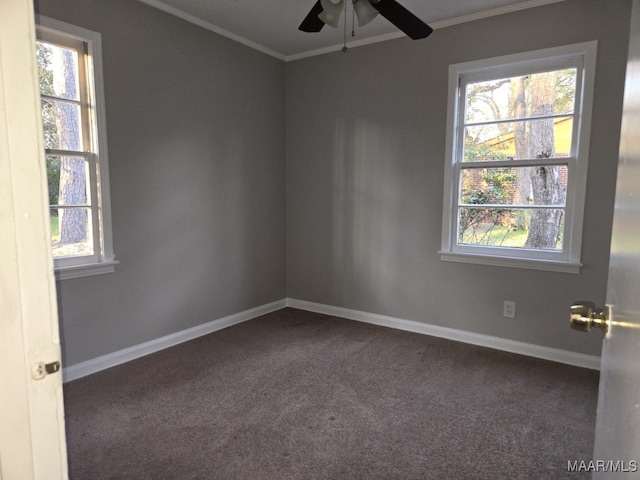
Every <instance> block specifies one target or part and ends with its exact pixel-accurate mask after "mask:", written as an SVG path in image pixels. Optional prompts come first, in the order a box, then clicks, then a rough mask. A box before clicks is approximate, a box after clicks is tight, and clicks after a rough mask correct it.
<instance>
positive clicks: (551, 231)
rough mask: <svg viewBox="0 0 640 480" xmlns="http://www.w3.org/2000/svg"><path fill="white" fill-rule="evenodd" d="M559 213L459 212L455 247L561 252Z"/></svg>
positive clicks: (514, 211)
mask: <svg viewBox="0 0 640 480" xmlns="http://www.w3.org/2000/svg"><path fill="white" fill-rule="evenodd" d="M563 234H564V210H563V209H507V208H504V209H502V208H460V209H459V211H458V244H460V245H486V246H493V247H510V248H528V249H534V250H562V236H563Z"/></svg>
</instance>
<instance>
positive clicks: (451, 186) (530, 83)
mask: <svg viewBox="0 0 640 480" xmlns="http://www.w3.org/2000/svg"><path fill="white" fill-rule="evenodd" d="M595 55H596V42H589V43H583V44H576V45H570V46H565V47H557V48H552V49H547V50H540V51H536V52H529V53H526V54H518V55H510V56H506V57H499V58H493V59H489V60H482V61H475V62H468V63H462V64H457V65H452V66H450V68H449V118H448V125H447V159H446V167H445V192H444V211H443V234H442V250H441V252H440V253H441V256H442V259H443V260H449V261H458V262H471V263H482V264H490V265H502V266H513V267H524V268H534V269H542V270H557V271H563V272H572V273H578V272H579V268H580V266H581V265H580V244H581V237H582V218H583V212H584V197H585V190H586V174H587V154H588V152H587V150H588V146H589V126H590V117H591V98H592V95H593V79H594V72H595Z"/></svg>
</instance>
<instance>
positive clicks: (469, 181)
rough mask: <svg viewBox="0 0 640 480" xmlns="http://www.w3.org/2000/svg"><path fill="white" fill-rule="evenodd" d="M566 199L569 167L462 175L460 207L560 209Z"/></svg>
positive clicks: (473, 170)
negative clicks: (545, 207)
mask: <svg viewBox="0 0 640 480" xmlns="http://www.w3.org/2000/svg"><path fill="white" fill-rule="evenodd" d="M566 197H567V166H566V165H553V166H544V167H517V168H467V169H463V170H462V171H461V172H460V204H461V205H489V204H492V205H540V206H543V205H557V206H564V204H565V200H566Z"/></svg>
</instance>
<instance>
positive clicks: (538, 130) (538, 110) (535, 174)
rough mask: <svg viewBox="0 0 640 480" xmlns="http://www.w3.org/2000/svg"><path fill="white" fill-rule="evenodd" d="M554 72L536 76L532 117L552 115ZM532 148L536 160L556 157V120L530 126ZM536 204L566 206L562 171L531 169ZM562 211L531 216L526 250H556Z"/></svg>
mask: <svg viewBox="0 0 640 480" xmlns="http://www.w3.org/2000/svg"><path fill="white" fill-rule="evenodd" d="M556 76H557V74H556V73H555V72H550V73H544V74H539V75H535V80H532V81H531V106H532V112H531V114H532V115H533V116H538V115H551V114H553V113H554V112H553V108H554V102H555V95H556V93H555V90H556V89H555V86H556ZM529 130H530V131H529V146H530V152H532V153H533V154H534V155H535V157H536V158H550V157H555V139H554V132H553V119H546V120H538V121H532V122H530V129H529ZM529 178H530V179H531V191H532V193H533V203H534V204H536V205H558V204H560V203H564V191H563V189H562V185H561V183H560V168H559V167H557V166H552V167H535V168H531V169H529ZM562 213H563V211H562V210H555V209H536V210H533V211H532V214H531V226H530V228H529V235H528V236H527V241H526V243H525V248H537V249H540V248H555V247H556V244H557V243H558V233H559V231H560V224H561V221H562Z"/></svg>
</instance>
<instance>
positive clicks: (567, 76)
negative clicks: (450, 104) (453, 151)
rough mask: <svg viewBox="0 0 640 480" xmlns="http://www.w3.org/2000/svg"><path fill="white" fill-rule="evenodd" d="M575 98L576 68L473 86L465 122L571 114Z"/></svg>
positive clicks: (467, 100) (468, 96) (469, 93)
mask: <svg viewBox="0 0 640 480" xmlns="http://www.w3.org/2000/svg"><path fill="white" fill-rule="evenodd" d="M575 94H576V69H575V68H571V69H567V70H556V71H552V72H544V73H536V74H532V75H525V76H518V77H506V78H499V79H496V80H490V81H486V82H478V83H470V84H468V85H467V88H466V92H465V95H466V96H465V99H466V103H465V107H466V108H465V121H466V123H478V122H490V121H496V120H508V119H513V118H526V117H532V116H540V115H561V114H571V113H573V111H574V104H575Z"/></svg>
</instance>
